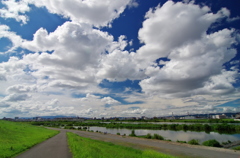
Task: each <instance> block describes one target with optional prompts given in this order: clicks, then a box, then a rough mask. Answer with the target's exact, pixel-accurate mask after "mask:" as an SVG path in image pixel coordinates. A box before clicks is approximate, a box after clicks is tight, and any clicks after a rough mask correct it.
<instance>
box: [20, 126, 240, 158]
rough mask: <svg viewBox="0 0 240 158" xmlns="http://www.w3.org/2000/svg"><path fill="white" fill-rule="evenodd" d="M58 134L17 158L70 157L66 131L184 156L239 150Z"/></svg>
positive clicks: (230, 156)
mask: <svg viewBox="0 0 240 158" xmlns="http://www.w3.org/2000/svg"><path fill="white" fill-rule="evenodd" d="M49 129H54V130H59V131H61V132H60V134H58V135H56V136H55V137H53V138H50V139H48V140H47V141H45V142H43V143H41V144H39V145H36V146H35V147H33V148H32V149H30V150H29V151H27V152H25V153H23V154H21V155H19V156H17V158H71V157H72V156H71V153H70V152H69V149H68V145H67V138H66V132H73V133H76V134H78V135H80V136H83V137H87V138H91V139H96V140H101V141H106V142H112V143H114V144H119V145H125V146H129V147H133V148H136V149H154V150H157V151H159V152H162V153H166V154H170V155H174V156H178V157H180V158H181V157H184V158H240V152H239V151H234V150H230V149H223V148H213V147H205V146H200V145H188V144H180V143H176V142H167V141H160V140H149V139H142V138H134V137H122V136H118V135H113V134H106V135H104V134H101V133H94V132H85V131H78V130H66V129H56V128H49Z"/></svg>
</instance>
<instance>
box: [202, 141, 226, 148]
mask: <svg viewBox="0 0 240 158" xmlns="http://www.w3.org/2000/svg"><path fill="white" fill-rule="evenodd" d="M202 145H204V146H213V147H221V145H220V143H219V142H218V141H216V140H215V139H211V140H207V141H205V142H203V143H202Z"/></svg>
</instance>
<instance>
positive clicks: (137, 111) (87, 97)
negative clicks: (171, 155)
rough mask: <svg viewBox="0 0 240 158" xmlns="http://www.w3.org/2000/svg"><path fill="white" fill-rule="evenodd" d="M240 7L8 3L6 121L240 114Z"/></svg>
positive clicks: (2, 19)
mask: <svg viewBox="0 0 240 158" xmlns="http://www.w3.org/2000/svg"><path fill="white" fill-rule="evenodd" d="M239 6H240V1H238V0H195V1H190V0H182V1H181V0H173V1H170V0H169V1H167V0H151V1H146V0H104V1H101V0H82V1H81V0H51V1H49V0H37V1H35V0H0V118H2V117H36V116H56V115H65V116H79V117H141V116H147V117H154V116H157V117H159V116H167V115H171V114H172V113H173V114H174V115H186V114H188V113H189V114H209V113H225V112H240V80H239V79H240V76H239V69H240V45H239V43H240V11H239Z"/></svg>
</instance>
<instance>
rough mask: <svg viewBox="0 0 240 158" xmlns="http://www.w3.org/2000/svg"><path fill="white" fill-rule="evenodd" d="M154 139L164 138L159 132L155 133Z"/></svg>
mask: <svg viewBox="0 0 240 158" xmlns="http://www.w3.org/2000/svg"><path fill="white" fill-rule="evenodd" d="M153 139H159V140H164V138H163V136H161V135H159V134H154V135H153Z"/></svg>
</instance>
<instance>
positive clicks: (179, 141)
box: [177, 140, 187, 143]
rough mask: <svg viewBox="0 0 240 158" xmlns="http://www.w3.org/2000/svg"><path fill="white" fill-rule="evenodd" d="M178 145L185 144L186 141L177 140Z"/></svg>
mask: <svg viewBox="0 0 240 158" xmlns="http://www.w3.org/2000/svg"><path fill="white" fill-rule="evenodd" d="M177 142H178V143H187V142H186V141H181V140H177Z"/></svg>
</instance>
